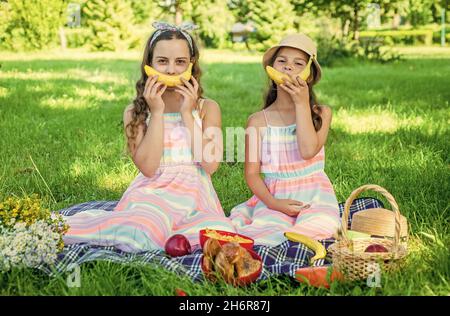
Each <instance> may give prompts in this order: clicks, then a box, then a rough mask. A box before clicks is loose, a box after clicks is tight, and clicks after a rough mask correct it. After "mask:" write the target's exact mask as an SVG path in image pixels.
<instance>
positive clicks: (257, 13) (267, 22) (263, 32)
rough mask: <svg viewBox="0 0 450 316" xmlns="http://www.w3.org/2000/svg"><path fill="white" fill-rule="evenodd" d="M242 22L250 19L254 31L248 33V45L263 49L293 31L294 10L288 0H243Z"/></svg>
mask: <svg viewBox="0 0 450 316" xmlns="http://www.w3.org/2000/svg"><path fill="white" fill-rule="evenodd" d="M242 10H244V12H248V13H247V15H246V16H244V17H243V22H248V21H252V22H253V25H254V27H256V32H254V33H251V34H250V35H249V44H250V47H251V48H253V49H256V50H260V51H262V50H265V49H267V48H268V47H270V46H272V45H274V44H277V43H278V42H279V41H280V40H281V39H282V38H283V37H284V36H285V35H287V34H288V33H293V32H295V31H296V30H295V29H294V21H295V12H294V8H293V6H292V4H291V3H290V1H289V0H275V1H259V0H244V1H243V8H242Z"/></svg>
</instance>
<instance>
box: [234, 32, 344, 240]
mask: <svg viewBox="0 0 450 316" xmlns="http://www.w3.org/2000/svg"><path fill="white" fill-rule="evenodd" d="M262 63H263V67H264V68H265V69H270V71H268V73H269V75H270V77H271V78H273V80H270V86H269V89H268V92H267V95H266V96H265V103H264V106H263V109H262V110H261V111H259V112H256V113H254V114H252V115H251V116H250V117H249V119H248V123H247V134H246V161H245V179H246V182H247V184H248V186H249V188H250V190H251V191H252V192H253V194H254V195H253V196H252V197H251V198H250V199H249V200H248V201H246V202H244V203H242V204H239V205H237V206H235V207H234V208H233V209H232V210H231V214H230V218H231V220H232V222H233V224H234V225H235V227H236V230H237V232H238V233H241V234H243V235H246V236H249V237H251V238H253V239H254V240H255V244H264V245H277V244H279V243H281V242H283V241H284V240H285V238H284V233H285V232H287V231H291V232H297V233H300V234H303V235H306V236H308V237H311V238H314V239H317V240H319V239H325V238H330V237H332V236H333V234H334V233H335V232H336V231H337V228H338V226H339V207H338V202H337V199H336V196H335V193H334V190H333V186H332V184H331V182H330V180H329V178H328V176H327V175H326V174H325V172H324V167H325V165H324V162H325V149H324V145H325V143H326V140H327V135H328V131H329V128H330V124H331V109H330V108H329V107H328V106H324V105H319V103H318V101H317V98H316V96H315V94H314V92H313V86H314V85H315V84H316V83H317V82H318V81H319V80H320V78H321V72H322V71H321V67H320V65H319V62H318V60H317V47H316V45H315V43H314V42H313V41H312V40H311V38H309V37H308V36H306V35H304V34H292V35H289V36H286V37H285V38H284V39H282V40H281V42H280V43H279V44H278V45H276V46H274V47H271V48H270V49H268V50H267V51H266V52H265V54H264V56H263V60H262ZM267 66H270V67H267ZM274 74H275V75H274ZM302 77H303V79H302ZM280 78H281V80H280ZM253 132H254V133H253ZM252 135H256V137H252ZM260 173H262V174H264V180H263V179H262V178H261V177H260Z"/></svg>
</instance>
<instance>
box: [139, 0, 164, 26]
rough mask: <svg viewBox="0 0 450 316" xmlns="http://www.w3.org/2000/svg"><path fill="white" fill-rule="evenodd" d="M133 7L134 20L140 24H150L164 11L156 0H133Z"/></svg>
mask: <svg viewBox="0 0 450 316" xmlns="http://www.w3.org/2000/svg"><path fill="white" fill-rule="evenodd" d="M131 9H132V10H133V16H134V22H135V23H136V24H138V25H141V24H148V25H150V24H151V23H152V22H153V21H155V20H157V19H158V18H159V17H161V15H162V13H163V10H162V8H161V7H160V6H159V5H158V4H157V3H155V1H149V0H131Z"/></svg>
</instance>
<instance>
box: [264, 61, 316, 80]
mask: <svg viewBox="0 0 450 316" xmlns="http://www.w3.org/2000/svg"><path fill="white" fill-rule="evenodd" d="M313 58H314V56H311V57H309V60H308V63H307V64H306V66H305V69H303V70H302V72H300V73H299V74H298V75H297V76H299V77H300V79H302V80H305V81H306V79H308V77H309V75H310V74H311V63H312V61H313ZM266 71H267V74H268V75H269V77H270V79H272V80H273V81H275V83H276V84H281V83H283V79H285V78H286V80H287V81H290V82H292V80H291V78H290V77H289V76H288V75H287V74H285V73H282V72H281V71H278V70H276V69H275V68H273V67H271V66H266Z"/></svg>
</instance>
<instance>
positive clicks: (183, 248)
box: [164, 234, 191, 257]
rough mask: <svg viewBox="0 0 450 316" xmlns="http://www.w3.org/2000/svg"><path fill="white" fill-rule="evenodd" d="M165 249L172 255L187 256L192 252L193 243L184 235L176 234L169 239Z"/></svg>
mask: <svg viewBox="0 0 450 316" xmlns="http://www.w3.org/2000/svg"><path fill="white" fill-rule="evenodd" d="M164 249H165V250H166V253H167V254H168V255H169V256H171V257H179V256H185V255H188V254H190V253H191V244H190V243H189V240H188V239H187V238H186V237H185V236H184V235H181V234H175V235H173V236H171V237H170V238H169V239H167V241H166V245H165V247H164Z"/></svg>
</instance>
